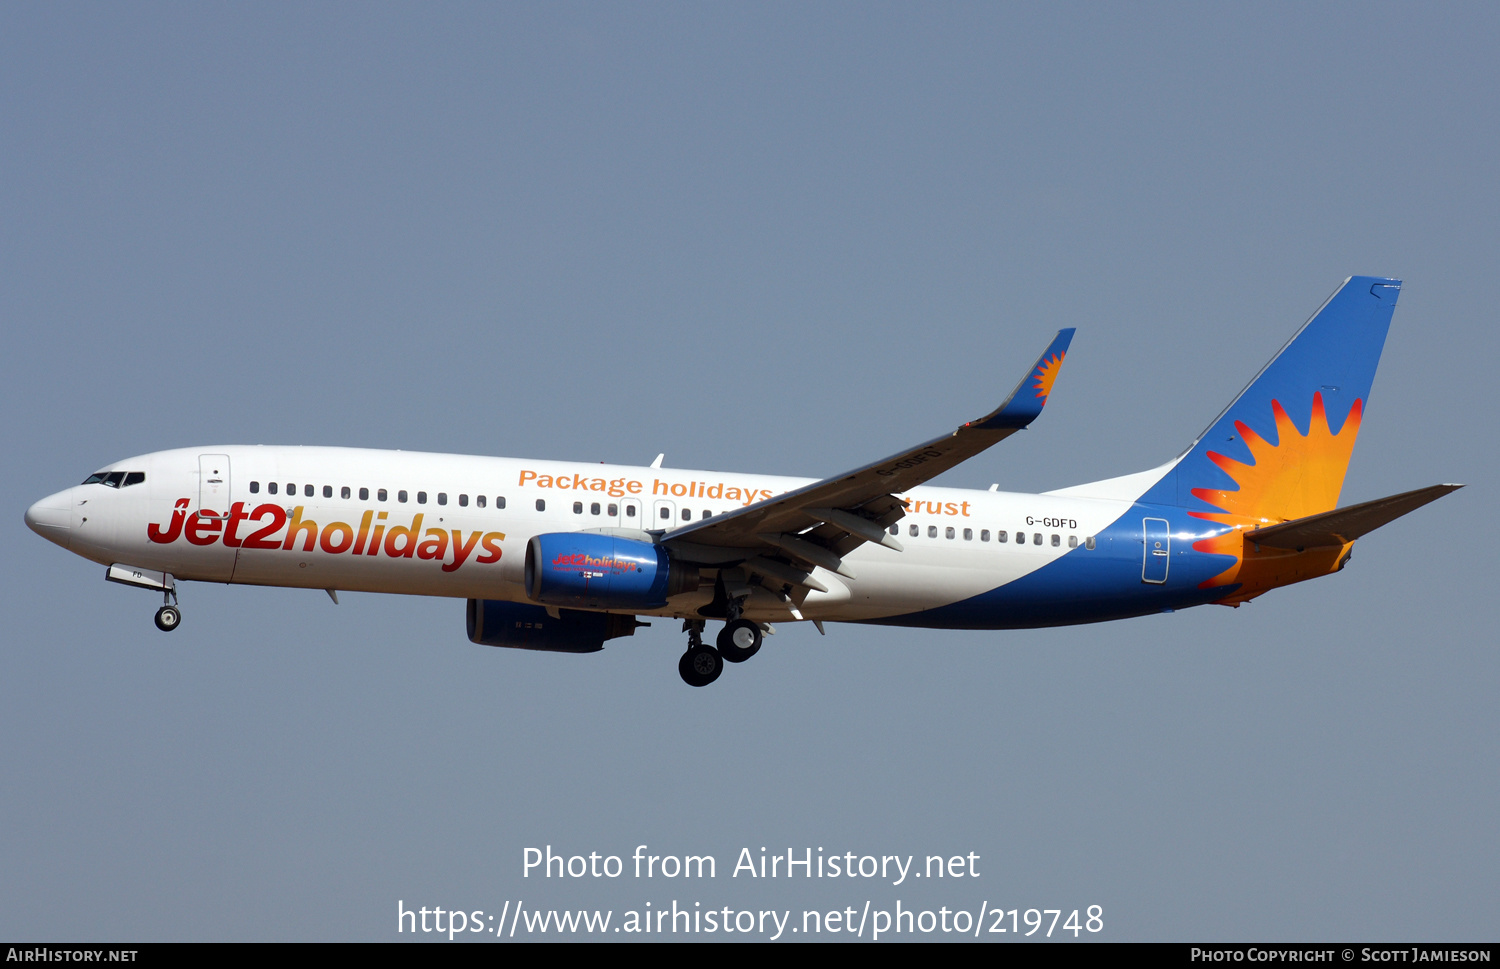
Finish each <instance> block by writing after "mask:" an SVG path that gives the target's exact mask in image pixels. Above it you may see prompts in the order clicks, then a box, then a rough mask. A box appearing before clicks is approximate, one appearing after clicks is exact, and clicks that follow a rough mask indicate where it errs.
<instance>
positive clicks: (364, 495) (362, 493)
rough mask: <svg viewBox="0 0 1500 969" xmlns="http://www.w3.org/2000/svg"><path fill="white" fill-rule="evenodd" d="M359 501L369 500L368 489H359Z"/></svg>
mask: <svg viewBox="0 0 1500 969" xmlns="http://www.w3.org/2000/svg"><path fill="white" fill-rule="evenodd" d="M359 500H360V501H369V500H370V489H369V488H361V489H359Z"/></svg>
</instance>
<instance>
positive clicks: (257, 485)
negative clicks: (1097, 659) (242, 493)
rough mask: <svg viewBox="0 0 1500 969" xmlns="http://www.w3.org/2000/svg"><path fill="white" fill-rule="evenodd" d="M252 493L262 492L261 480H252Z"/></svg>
mask: <svg viewBox="0 0 1500 969" xmlns="http://www.w3.org/2000/svg"><path fill="white" fill-rule="evenodd" d="M250 493H251V494H252V495H258V494H260V482H259V481H252V482H250Z"/></svg>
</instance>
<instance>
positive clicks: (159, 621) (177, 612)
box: [156, 605, 182, 633]
mask: <svg viewBox="0 0 1500 969" xmlns="http://www.w3.org/2000/svg"><path fill="white" fill-rule="evenodd" d="M181 622H182V610H181V609H178V608H177V607H176V606H172V605H167V606H162V607H161V608H160V609H158V610H156V628H157V629H160V630H161V631H162V632H164V633H169V632H171V631H172V630H174V629H176V628H177V626H178V624H179V623H181Z"/></svg>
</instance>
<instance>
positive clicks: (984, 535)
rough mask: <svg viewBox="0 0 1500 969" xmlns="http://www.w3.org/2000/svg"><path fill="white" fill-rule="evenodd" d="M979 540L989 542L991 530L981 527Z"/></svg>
mask: <svg viewBox="0 0 1500 969" xmlns="http://www.w3.org/2000/svg"><path fill="white" fill-rule="evenodd" d="M979 540H980V541H981V542H988V541H989V540H990V530H989V529H988V528H981V529H980V530H979Z"/></svg>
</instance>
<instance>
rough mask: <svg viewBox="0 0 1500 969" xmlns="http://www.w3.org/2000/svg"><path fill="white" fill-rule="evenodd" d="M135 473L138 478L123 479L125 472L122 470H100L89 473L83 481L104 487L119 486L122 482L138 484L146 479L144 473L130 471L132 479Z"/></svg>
mask: <svg viewBox="0 0 1500 969" xmlns="http://www.w3.org/2000/svg"><path fill="white" fill-rule="evenodd" d="M136 475H139V476H140V477H139V479H138V480H130V481H126V480H125V472H124V471H100V472H98V473H97V474H91V475H89V476H88V479H87V480H85V481H84V482H83V483H84V484H102V485H105V486H106V487H110V488H118V487H120V485H121V484H122V483H123V484H140V483H141V482H142V481H145V480H146V476H145V474H143V473H141V472H140V471H133V472H131V478H132V479H135V477H136Z"/></svg>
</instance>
